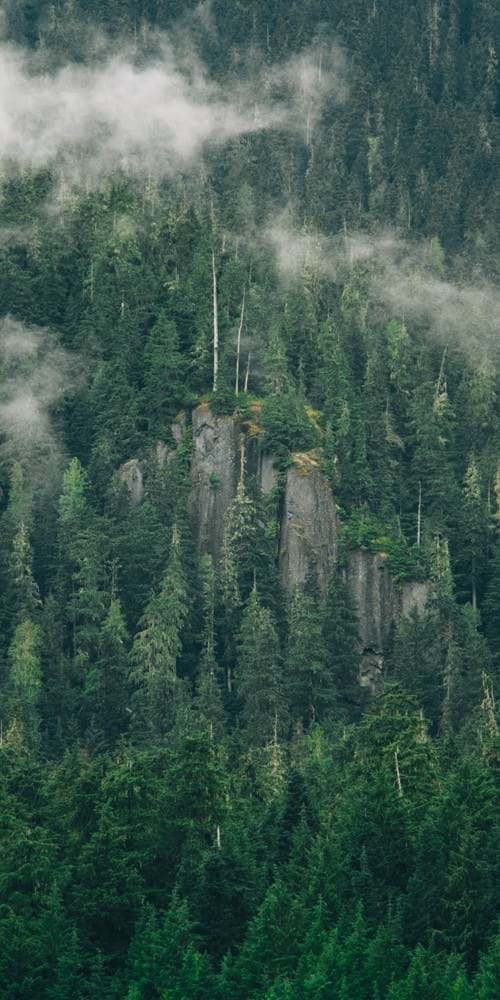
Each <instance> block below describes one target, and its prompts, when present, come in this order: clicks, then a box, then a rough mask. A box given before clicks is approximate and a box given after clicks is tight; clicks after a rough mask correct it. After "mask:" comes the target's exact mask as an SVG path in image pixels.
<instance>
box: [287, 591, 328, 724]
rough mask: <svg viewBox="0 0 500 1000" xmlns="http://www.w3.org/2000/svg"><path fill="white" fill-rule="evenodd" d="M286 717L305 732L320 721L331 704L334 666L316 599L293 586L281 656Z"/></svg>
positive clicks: (311, 593)
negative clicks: (285, 645)
mask: <svg viewBox="0 0 500 1000" xmlns="http://www.w3.org/2000/svg"><path fill="white" fill-rule="evenodd" d="M285 678H286V691H287V694H288V697H289V704H290V714H291V716H292V719H293V720H294V721H295V722H296V723H300V724H301V725H303V726H304V727H305V728H306V729H307V728H308V727H309V726H311V725H312V724H313V723H314V722H316V721H319V720H320V719H324V718H325V716H326V715H327V714H328V713H329V712H330V711H331V710H332V708H333V706H334V704H335V698H336V689H335V673H334V665H333V663H330V662H329V658H328V652H327V646H326V642H325V637H324V635H323V620H322V613H321V605H320V600H319V597H318V595H317V594H315V593H314V588H312V589H311V588H306V589H301V588H299V587H297V588H296V589H295V591H294V593H293V595H292V597H291V600H290V605H289V611H288V642H287V647H286V654H285Z"/></svg>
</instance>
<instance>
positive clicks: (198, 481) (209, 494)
mask: <svg viewBox="0 0 500 1000" xmlns="http://www.w3.org/2000/svg"><path fill="white" fill-rule="evenodd" d="M193 437H194V453H193V459H192V465H191V478H192V484H193V488H192V493H191V513H192V517H193V523H194V529H195V533H196V538H197V543H198V551H199V552H200V553H210V554H211V555H212V556H213V558H214V560H215V561H216V562H217V561H218V560H219V559H220V556H221V552H222V542H223V537H224V519H225V515H226V511H227V510H228V507H229V506H230V504H231V503H232V501H233V500H234V497H235V495H236V486H237V482H238V474H239V438H240V435H239V428H238V425H237V422H236V421H235V420H234V418H233V417H219V416H215V415H214V414H213V413H212V412H211V410H210V408H209V406H208V404H205V403H203V404H202V405H201V406H198V407H197V408H196V409H195V410H193Z"/></svg>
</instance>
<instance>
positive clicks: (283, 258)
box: [266, 222, 500, 350]
mask: <svg viewBox="0 0 500 1000" xmlns="http://www.w3.org/2000/svg"><path fill="white" fill-rule="evenodd" d="M266 239H267V241H268V243H270V244H271V246H272V248H273V250H274V254H275V259H276V263H277V267H278V269H279V272H280V274H281V276H282V279H283V280H284V281H285V282H287V281H294V280H296V279H297V278H298V277H299V276H300V275H305V274H306V273H307V271H308V270H309V271H313V272H314V273H316V274H318V275H319V276H323V277H324V278H326V279H328V280H331V281H334V282H338V283H339V284H341V285H345V284H346V283H348V282H353V281H354V282H356V281H358V280H359V281H362V283H363V284H364V285H365V287H366V289H367V295H368V299H369V302H370V305H371V306H372V307H373V308H376V309H377V311H378V313H379V314H381V315H382V317H385V318H386V319H389V318H400V319H402V320H405V321H413V322H414V323H418V324H422V325H423V326H425V328H426V329H428V330H429V332H430V333H431V335H433V336H435V337H438V338H439V339H440V340H442V341H444V342H448V341H450V342H453V343H456V344H459V345H460V346H461V347H462V348H464V349H465V350H467V349H472V350H476V348H478V347H479V348H482V349H486V348H488V347H490V346H492V345H493V344H496V342H497V339H498V335H499V333H500V290H499V289H497V288H496V287H495V286H493V285H492V284H491V283H489V282H487V281H486V280H481V279H480V278H478V279H477V280H476V281H475V282H474V283H473V284H472V283H467V282H463V281H455V280H452V279H451V278H449V277H448V276H446V275H445V266H444V255H443V252H442V250H441V249H440V248H439V246H438V245H437V244H436V242H435V241H423V240H422V241H419V242H417V241H415V242H411V241H409V240H405V239H402V238H401V237H399V236H398V235H397V234H395V233H393V232H383V233H380V234H379V235H377V236H371V235H368V234H364V233H355V234H352V235H349V234H341V235H339V236H336V237H332V238H330V237H326V236H324V235H322V234H319V233H315V232H304V233H297V231H296V230H294V229H293V227H291V226H290V225H289V224H287V223H286V222H282V223H279V224H277V225H275V226H273V227H271V228H270V229H269V230H268V231H267V235H266Z"/></svg>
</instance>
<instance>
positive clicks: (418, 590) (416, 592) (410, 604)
mask: <svg viewBox="0 0 500 1000" xmlns="http://www.w3.org/2000/svg"><path fill="white" fill-rule="evenodd" d="M429 593H430V584H429V583H428V582H427V581H425V580H423V581H418V580H410V581H408V582H407V583H404V584H403V586H402V589H401V614H402V615H403V617H404V618H407V617H408V615H411V613H412V611H416V612H417V614H419V615H422V614H423V613H424V611H425V606H426V604H427V601H428V599H429Z"/></svg>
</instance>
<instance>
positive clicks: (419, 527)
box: [417, 482, 422, 545]
mask: <svg viewBox="0 0 500 1000" xmlns="http://www.w3.org/2000/svg"><path fill="white" fill-rule="evenodd" d="M421 539H422V483H421V482H420V483H419V484H418V513H417V545H420V542H421Z"/></svg>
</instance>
